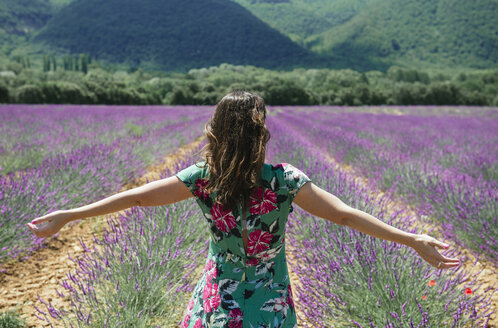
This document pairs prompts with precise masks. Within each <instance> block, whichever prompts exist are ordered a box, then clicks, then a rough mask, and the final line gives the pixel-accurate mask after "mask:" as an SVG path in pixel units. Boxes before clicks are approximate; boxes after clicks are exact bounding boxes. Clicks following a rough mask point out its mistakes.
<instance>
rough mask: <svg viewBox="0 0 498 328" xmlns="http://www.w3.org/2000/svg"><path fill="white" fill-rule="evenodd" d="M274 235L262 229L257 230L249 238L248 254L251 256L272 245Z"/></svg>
mask: <svg viewBox="0 0 498 328" xmlns="http://www.w3.org/2000/svg"><path fill="white" fill-rule="evenodd" d="M272 238H273V235H272V234H271V233H269V232H266V231H263V230H261V229H259V230H255V231H253V232H251V233H250V234H249V237H248V238H247V255H249V256H251V255H254V254H256V253H259V252H262V251H264V250H266V249H268V248H269V247H270V242H271V240H272Z"/></svg>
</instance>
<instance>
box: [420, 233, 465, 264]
mask: <svg viewBox="0 0 498 328" xmlns="http://www.w3.org/2000/svg"><path fill="white" fill-rule="evenodd" d="M410 246H411V247H412V248H413V249H414V250H415V251H416V252H417V253H418V254H419V255H420V257H421V258H423V259H424V260H425V261H426V262H427V263H429V264H430V265H432V266H433V267H435V268H438V269H449V268H454V267H457V266H459V265H460V260H459V259H457V258H449V257H445V256H443V255H441V254H440V253H439V252H438V251H437V249H436V247H439V248H444V249H446V248H448V247H446V246H445V244H444V243H443V242H440V241H438V240H437V239H435V238H433V237H431V236H429V235H426V234H419V235H416V236H415V237H414V238H413V242H412V243H411V245H410ZM440 262H441V264H440Z"/></svg>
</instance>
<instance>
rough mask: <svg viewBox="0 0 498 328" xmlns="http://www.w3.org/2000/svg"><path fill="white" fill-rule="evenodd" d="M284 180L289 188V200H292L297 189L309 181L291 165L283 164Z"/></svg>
mask: <svg viewBox="0 0 498 328" xmlns="http://www.w3.org/2000/svg"><path fill="white" fill-rule="evenodd" d="M284 180H285V182H286V184H287V187H288V188H289V194H290V196H291V200H293V199H294V197H295V196H296V194H297V192H298V191H299V189H301V187H302V186H304V185H305V184H306V182H310V181H311V179H310V178H308V176H307V175H306V174H304V173H303V172H302V171H301V170H299V169H298V168H296V167H294V166H292V165H291V164H284Z"/></svg>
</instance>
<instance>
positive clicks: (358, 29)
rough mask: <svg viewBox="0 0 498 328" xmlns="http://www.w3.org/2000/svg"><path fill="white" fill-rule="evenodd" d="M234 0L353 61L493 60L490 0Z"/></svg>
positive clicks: (319, 48)
mask: <svg viewBox="0 0 498 328" xmlns="http://www.w3.org/2000/svg"><path fill="white" fill-rule="evenodd" d="M234 1H236V2H238V3H240V4H241V5H243V6H245V7H246V8H248V9H249V10H251V11H252V12H253V13H254V14H255V15H256V16H258V17H260V18H261V19H262V20H263V21H265V22H267V23H268V24H270V25H271V26H272V27H274V28H276V29H278V30H279V31H281V32H282V33H284V34H286V35H288V36H289V37H291V38H292V39H293V40H295V41H296V42H298V43H299V44H301V45H302V46H305V47H307V48H308V49H310V50H312V51H314V52H316V53H322V54H328V55H330V54H333V55H336V56H339V57H347V56H349V58H350V60H351V61H352V62H358V63H361V62H374V63H385V64H390V65H393V64H394V65H400V66H405V67H412V68H423V69H427V68H429V67H432V68H453V67H455V66H460V67H468V68H491V67H496V65H497V64H498V62H497V60H498V28H497V24H496V22H498V1H495V0H494V1H489V0H476V1H465V0H434V1H411V0H234ZM371 69H375V67H372V68H371Z"/></svg>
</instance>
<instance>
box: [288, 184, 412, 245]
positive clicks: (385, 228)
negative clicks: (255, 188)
mask: <svg viewBox="0 0 498 328" xmlns="http://www.w3.org/2000/svg"><path fill="white" fill-rule="evenodd" d="M294 202H295V203H296V204H297V205H299V207H301V208H302V209H303V210H305V211H307V212H309V213H310V214H313V215H315V216H319V217H321V218H324V219H326V220H329V221H332V222H334V223H337V224H340V225H345V226H348V227H350V228H353V229H355V230H358V231H361V232H363V233H366V234H368V235H371V236H374V237H376V238H382V239H385V240H390V241H394V242H396V243H400V244H404V245H407V246H410V245H411V243H412V241H413V238H414V237H415V236H416V235H415V234H412V233H408V232H405V231H402V230H399V229H397V228H395V227H393V226H390V225H388V224H385V223H384V222H382V221H380V220H379V219H376V218H375V217H373V216H372V215H370V214H368V213H365V212H363V211H360V210H357V209H354V208H352V207H350V206H348V205H346V204H344V203H343V202H342V201H341V200H340V199H339V198H337V197H336V196H334V195H332V194H330V193H328V192H326V191H325V190H323V189H321V188H320V187H318V186H316V185H315V184H313V183H311V182H308V183H306V184H305V185H304V186H303V187H302V188H301V189H300V190H299V192H298V193H297V195H296V197H295V198H294Z"/></svg>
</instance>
